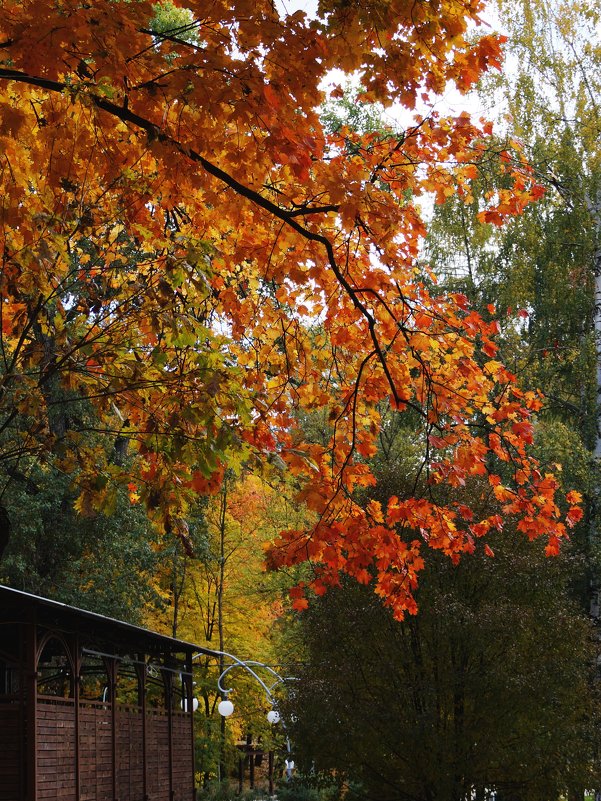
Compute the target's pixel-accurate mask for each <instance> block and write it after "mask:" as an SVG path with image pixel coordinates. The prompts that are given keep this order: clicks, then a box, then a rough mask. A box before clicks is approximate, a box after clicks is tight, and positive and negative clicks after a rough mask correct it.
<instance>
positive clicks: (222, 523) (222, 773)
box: [217, 475, 228, 782]
mask: <svg viewBox="0 0 601 801" xmlns="http://www.w3.org/2000/svg"><path fill="white" fill-rule="evenodd" d="M227 490H228V486H227V475H226V476H225V477H224V479H223V485H222V487H221V504H220V507H219V579H218V583H217V634H218V637H219V651H220V652H221V653H220V656H219V675H221V674H222V673H223V671H224V670H225V657H224V656H223V651H224V650H225V633H224V627H223V589H224V586H223V585H224V582H225V533H226V514H227V496H228V492H227ZM219 742H220V746H219V781H220V782H222V781H225V780H226V779H227V766H226V761H225V718H223V717H222V718H221V721H220V741H219Z"/></svg>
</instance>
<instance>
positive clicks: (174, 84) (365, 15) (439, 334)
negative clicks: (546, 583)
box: [0, 0, 580, 617]
mask: <svg viewBox="0 0 601 801" xmlns="http://www.w3.org/2000/svg"><path fill="white" fill-rule="evenodd" d="M482 8H483V3H482V2H480V0H468V2H458V0H437V2H430V3H419V2H418V3H415V2H413V0H411V2H409V1H408V0H390V2H383V3H378V2H369V3H360V4H349V3H346V2H338V1H337V0H324V1H323V2H321V3H320V4H319V5H318V9H317V14H316V17H315V18H313V19H310V18H308V17H307V16H306V15H305V14H304V13H303V12H300V11H297V12H295V13H291V14H287V13H285V12H284V11H280V10H278V9H277V8H276V7H274V5H273V4H272V3H271V2H267V0H259V2H253V3H249V2H247V0H220V1H218V2H215V3H212V4H211V5H210V6H207V5H206V4H205V3H200V2H196V1H195V0H190V2H186V3H183V4H182V5H181V8H180V7H179V6H177V5H175V4H169V9H168V10H169V13H168V14H167V17H165V15H163V16H161V14H158V18H157V7H156V6H155V5H154V4H152V3H149V2H146V0H140V1H139V2H138V0H135V1H134V2H119V1H118V0H117V1H115V2H111V1H110V0H100V1H99V2H94V3H86V2H79V1H76V0H62V1H61V2H58V0H56V2H47V1H46V0H44V1H41V0H27V1H26V2H16V0H7V2H5V3H4V4H3V15H2V20H1V21H0V146H1V151H2V155H1V157H0V163H1V167H0V182H1V196H2V201H1V207H0V223H1V227H0V237H1V244H2V277H1V287H0V288H1V292H2V303H1V304H0V310H1V314H2V318H1V323H2V325H1V328H2V340H1V343H0V345H1V353H0V359H1V372H2V386H3V396H2V400H1V402H0V403H1V407H0V412H1V415H2V418H1V421H0V434H1V435H2V437H3V447H2V451H1V453H0V456H1V457H2V460H4V461H5V462H9V463H12V462H14V461H16V460H19V459H21V458H23V455H24V454H27V455H29V454H33V455H34V456H37V457H38V458H43V454H44V453H45V452H47V451H48V450H53V451H54V452H56V453H58V458H59V464H60V460H61V459H62V460H63V463H62V465H61V467H62V469H63V470H65V471H67V472H71V471H72V470H73V469H74V466H75V465H77V467H78V470H79V472H78V486H79V492H80V494H79V498H78V501H77V508H78V509H79V511H81V512H82V513H84V514H90V513H93V512H94V511H98V510H102V509H103V508H105V507H106V506H109V507H110V505H111V503H112V502H113V500H112V498H113V495H114V491H115V490H114V486H115V485H116V484H118V483H119V482H121V483H126V484H128V486H129V492H130V495H131V498H132V501H134V502H142V503H144V504H145V505H146V507H147V509H148V511H149V514H150V516H151V517H152V518H153V519H154V521H155V523H156V524H157V526H158V527H159V529H161V530H163V531H172V532H174V533H175V534H176V535H177V536H179V537H180V538H181V539H182V541H183V542H185V541H186V538H187V532H186V528H187V526H186V522H185V520H186V515H187V514H188V512H189V509H190V502H191V499H192V498H193V497H194V495H195V494H196V493H201V494H206V493H211V492H215V491H216V490H218V488H219V486H220V483H221V481H222V479H223V475H224V471H225V468H226V466H227V465H228V464H229V463H230V461H231V460H232V459H235V460H239V461H240V460H245V461H246V462H247V463H249V464H252V463H258V462H262V463H267V465H268V466H271V467H276V468H277V467H283V466H286V467H287V469H288V470H289V471H290V473H291V474H292V475H294V476H296V477H297V480H298V485H299V492H298V499H299V501H300V500H302V501H304V502H305V503H306V504H307V505H308V506H309V508H310V509H312V510H313V511H314V512H316V513H317V514H318V516H319V522H318V523H317V524H316V525H315V526H313V527H312V528H311V529H310V530H305V531H296V530H295V531H289V532H283V533H281V534H280V536H279V538H278V539H277V541H276V543H275V545H274V546H273V548H272V551H271V557H270V559H271V563H272V564H273V565H281V564H286V563H288V564H290V563H295V562H298V561H302V560H305V559H307V558H308V559H311V560H312V561H313V562H314V563H315V564H316V568H315V572H314V578H313V579H312V581H311V582H310V585H311V587H312V589H313V590H314V591H315V592H317V593H321V592H323V591H324V590H325V588H326V586H327V585H328V584H332V583H337V582H338V580H339V575H340V573H341V572H346V573H348V574H350V575H352V576H354V577H355V578H356V579H358V580H359V581H361V582H368V581H370V580H371V579H372V577H374V574H375V589H376V592H377V593H378V594H379V595H381V596H382V597H383V598H384V599H385V601H386V603H388V604H390V605H391V606H392V607H393V608H394V611H395V614H396V615H397V616H398V617H402V616H403V614H404V612H405V611H406V610H409V611H414V610H415V602H414V600H413V598H412V594H411V593H412V590H413V589H414V587H415V585H416V580H417V573H418V572H419V570H420V568H421V566H422V564H423V560H422V555H421V550H420V544H421V542H423V541H425V542H427V543H428V544H429V545H430V546H432V547H434V548H438V549H441V550H443V551H445V552H447V553H448V554H450V555H451V556H452V557H453V558H457V557H458V555H459V553H461V551H463V550H466V549H468V550H471V549H473V548H474V547H475V546H474V543H475V539H476V538H477V537H479V536H482V535H484V534H486V532H487V531H489V530H490V529H492V528H501V527H502V525H503V518H504V517H508V516H515V517H516V518H517V519H518V524H517V525H518V528H519V529H520V530H521V531H523V532H524V533H525V534H527V535H528V536H529V537H536V536H539V535H543V534H544V535H547V536H548V537H549V542H548V546H547V549H548V552H549V553H554V552H556V550H557V548H558V544H559V540H560V538H561V537H562V536H564V534H565V532H566V528H565V522H564V519H562V512H561V510H560V508H559V504H558V502H557V501H556V500H555V494H556V489H557V486H558V485H557V481H556V479H555V478H554V477H553V476H552V475H551V474H549V473H547V472H546V471H545V470H544V469H542V468H540V466H539V465H538V463H537V462H536V460H534V459H533V458H532V457H531V456H530V455H529V453H528V445H529V443H530V442H531V440H532V429H533V419H532V416H533V414H534V413H535V412H536V411H537V410H538V409H539V408H540V404H541V400H540V398H539V397H538V395H537V394H536V393H535V392H527V393H524V392H522V391H520V390H519V389H518V387H517V386H516V384H515V381H514V377H513V376H512V375H511V373H510V372H509V371H508V370H507V369H506V368H505V367H504V366H503V364H502V363H501V362H500V361H498V360H497V359H496V358H495V355H496V351H497V346H496V344H495V342H494V338H495V334H496V332H497V330H498V326H497V323H496V321H495V319H494V309H492V307H491V309H490V310H489V312H487V313H486V314H484V315H480V314H478V313H476V312H475V311H473V310H471V309H470V308H469V305H468V303H467V300H466V298H465V297H464V296H463V295H461V294H458V293H450V294H443V293H440V292H437V291H436V289H435V288H433V287H432V276H431V274H430V273H429V272H428V270H427V269H425V268H423V267H422V266H421V265H420V263H419V252H420V250H419V249H420V240H421V238H422V237H423V235H424V233H425V225H424V222H423V219H422V214H421V212H420V207H419V205H418V204H419V199H420V198H421V197H422V196H424V195H425V194H428V193H432V194H433V195H434V196H435V198H436V200H437V202H442V201H443V200H444V198H445V197H449V196H452V195H454V194H458V195H460V196H462V197H463V198H464V199H465V200H466V201H467V202H469V200H470V197H471V195H470V182H471V181H472V180H473V179H474V178H475V177H477V175H478V165H479V164H480V163H481V162H482V161H483V160H486V159H489V158H491V157H493V154H492V153H491V152H490V149H489V148H488V144H487V143H488V141H489V135H490V132H491V127H490V126H489V125H488V124H486V123H475V122H473V121H471V120H470V118H469V116H468V115H467V114H465V113H462V114H460V115H458V116H454V117H449V118H443V117H440V116H439V115H438V114H437V113H435V112H431V113H429V114H427V115H426V116H419V115H416V116H415V121H414V123H413V124H411V125H409V126H408V127H407V128H406V130H405V131H404V133H403V134H402V135H399V134H394V133H392V132H391V133H390V134H389V135H386V134H384V135H382V134H380V133H369V134H365V135H360V134H356V133H354V132H353V131H351V130H348V129H341V130H340V131H338V132H336V133H332V134H326V132H325V131H324V129H323V127H322V124H321V121H320V118H319V115H318V106H319V104H320V103H321V102H322V100H323V98H324V92H323V89H322V88H320V87H321V82H322V80H323V79H324V77H326V76H327V75H328V73H329V71H330V70H331V69H332V68H333V67H339V68H342V69H344V70H346V71H347V72H352V71H357V72H358V74H359V76H360V81H361V84H362V86H363V88H364V90H365V94H364V98H365V100H367V101H369V100H378V101H381V102H382V103H384V104H390V103H392V102H393V101H395V102H398V103H400V104H401V105H402V106H404V107H405V108H406V109H409V110H413V109H414V108H415V106H416V103H417V102H418V101H419V102H420V103H424V102H427V101H428V100H429V99H431V98H433V97H434V96H435V95H436V93H440V92H441V91H442V90H443V89H444V88H445V86H446V85H447V83H448V82H449V81H451V82H455V84H456V85H457V86H458V87H459V88H460V89H462V90H463V89H467V88H469V87H470V86H471V85H472V84H473V83H474V82H475V81H476V80H477V79H478V78H479V76H480V75H481V74H482V72H483V71H484V70H486V69H487V68H489V67H491V66H493V67H497V66H499V64H500V44H501V43H500V40H499V39H498V38H497V37H494V36H490V35H488V36H483V37H481V38H480V39H479V40H478V41H477V42H475V43H470V41H469V37H468V36H467V33H466V32H467V26H468V23H469V22H476V23H478V21H479V14H480V13H481V11H482ZM166 18H171V19H173V20H175V22H174V25H175V27H173V28H169V27H167V28H166V27H165V19H166ZM157 19H158V21H157ZM337 91H338V90H335V91H334V94H336V93H337ZM499 155H500V165H501V166H500V169H501V170H502V171H503V172H504V175H505V183H504V185H503V187H502V188H500V189H499V190H498V191H496V192H494V193H492V194H491V195H490V196H489V197H488V198H487V206H486V208H485V209H483V210H482V213H481V218H482V220H484V221H485V222H492V223H495V224H500V223H502V222H503V220H504V218H505V217H506V216H507V215H513V214H517V213H519V212H520V211H521V210H522V209H523V208H524V207H525V206H526V205H527V204H528V203H529V202H530V201H532V200H533V199H536V198H537V197H538V196H539V195H540V191H541V190H540V188H539V187H538V186H537V185H536V183H535V181H534V180H533V177H532V175H531V173H530V171H529V169H528V168H527V166H526V164H525V162H524V160H523V159H522V157H521V156H520V154H519V150H518V149H516V147H515V146H514V145H512V144H511V143H507V145H506V146H504V147H503V149H502V150H501V152H500V154H499ZM82 398H84V399H86V401H87V402H89V403H90V404H92V405H93V407H94V409H95V414H96V415H97V416H98V421H99V422H98V423H97V424H96V428H97V429H98V430H99V431H100V432H101V433H104V434H106V435H107V436H109V437H113V438H114V439H115V441H117V440H119V441H120V442H121V443H125V444H126V446H127V448H128V449H129V452H130V454H131V455H132V457H133V458H132V460H131V462H130V461H127V462H125V461H124V460H123V459H121V458H119V459H114V458H110V456H107V454H109V453H110V449H107V448H104V449H102V448H98V447H95V446H94V444H93V442H90V441H88V440H87V439H86V436H85V434H86V431H85V426H81V425H78V424H77V422H76V421H75V422H74V421H73V420H72V419H71V418H70V417H69V404H70V403H72V402H75V401H76V400H77V402H79V401H81V399H82ZM383 405H384V406H391V407H392V409H393V410H394V411H395V412H396V413H399V414H400V413H404V412H407V411H410V412H411V413H412V414H414V415H415V418H416V424H417V430H416V438H417V439H418V440H419V441H421V442H422V444H423V449H424V460H423V467H422V469H424V470H426V471H427V472H428V474H429V476H430V478H431V482H430V484H429V488H428V491H427V493H425V494H424V495H422V496H421V497H414V498H408V499H404V500H402V501H400V500H398V498H397V497H395V496H392V497H391V498H390V499H389V500H388V501H387V502H386V503H385V504H383V505H382V504H378V503H376V502H374V503H373V504H371V505H370V506H368V508H367V509H366V510H363V509H362V508H361V506H360V505H358V504H357V503H356V502H355V501H354V498H353V492H354V491H355V489H356V488H358V487H361V486H365V485H369V484H371V483H373V481H374V478H373V476H372V474H371V472H370V469H369V466H368V464H367V460H368V459H369V457H370V456H371V455H373V453H374V452H375V447H376V446H375V439H376V437H377V434H378V429H379V425H380V421H381V409H382V406H383ZM322 407H327V408H328V409H329V414H330V421H331V425H332V433H331V438H330V440H329V442H328V443H327V444H325V445H316V444H314V443H313V444H312V443H306V442H305V441H304V438H303V435H302V432H301V431H300V430H299V428H298V426H296V425H295V421H296V416H295V412H296V409H297V408H304V409H307V410H311V409H317V408H322ZM499 464H501V465H510V466H511V470H510V475H509V477H508V478H507V479H505V478H503V480H502V479H501V475H500V474H501V471H500V470H499V468H498V465H499ZM473 475H477V476H478V475H484V476H486V475H488V482H489V483H488V490H487V491H489V492H490V493H491V494H492V495H494V497H495V498H496V500H497V502H498V513H495V514H493V515H489V516H487V517H486V518H484V519H477V517H475V516H474V512H473V511H472V510H471V509H470V508H469V507H468V506H467V505H465V504H453V505H445V503H444V502H443V501H441V502H439V501H438V500H437V495H436V485H437V484H440V483H442V482H444V483H448V484H450V485H452V486H457V485H461V484H463V483H464V482H465V481H466V479H467V478H468V477H469V476H473ZM577 501H578V496H577V494H572V495H568V499H567V518H566V520H567V523H568V524H570V525H571V524H573V523H574V522H575V521H576V520H577V519H578V517H579V515H580V510H579V508H578V506H577ZM564 514H565V509H564ZM418 535H419V538H418ZM302 593H303V588H302V587H301V588H299V590H298V594H299V596H300V595H301V594H302ZM295 603H296V605H297V607H298V608H303V606H304V605H305V604H306V600H305V599H304V598H303V597H297V598H296V599H295Z"/></svg>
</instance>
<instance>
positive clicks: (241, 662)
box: [192, 651, 298, 779]
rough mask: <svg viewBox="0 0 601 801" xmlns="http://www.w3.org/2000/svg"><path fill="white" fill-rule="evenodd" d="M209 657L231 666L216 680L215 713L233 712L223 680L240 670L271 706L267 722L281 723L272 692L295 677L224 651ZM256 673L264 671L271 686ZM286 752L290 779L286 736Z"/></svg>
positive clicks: (228, 692) (288, 743)
mask: <svg viewBox="0 0 601 801" xmlns="http://www.w3.org/2000/svg"><path fill="white" fill-rule="evenodd" d="M203 655H206V652H205V653H204V654H197V655H196V656H194V657H192V658H193V659H197V658H198V657H200V656H203ZM211 655H214V656H219V657H226V658H227V659H231V660H232V664H231V665H228V666H227V667H226V668H225V670H223V671H222V672H221V674H220V676H219V678H218V679H217V688H218V690H219V693H220V695H221V701H220V702H219V704H218V706H217V711H218V712H219V714H220V715H221V716H222V717H223V718H228V717H229V716H230V715H232V714H233V712H234V705H233V703H232V702H231V701H230V699H229V695H230V693H231V692H232V689H233V688H231V687H230V688H226V687H224V685H223V680H224V679H225V677H226V676H227V674H228V673H229V672H230V671H232V670H234V668H242V669H243V670H246V671H247V672H248V673H250V675H251V676H252V677H253V678H254V679H255V681H257V682H258V683H259V684H260V686H261V687H262V689H263V691H264V693H265V698H266V699H267V701H268V702H269V703H270V704H271V709H270V710H269V712H268V713H267V720H268V722H269V723H271V724H272V725H275V724H276V723H279V722H280V721H281V717H280V713H279V712H278V710H277V705H276V700H275V698H274V696H273V691H274V689H275V687H277V685H278V684H281V683H282V682H285V681H298V679H297V678H296V677H295V676H280V674H279V673H277V672H276V671H275V670H274V669H273V668H272V667H270V666H269V665H266V664H265V663H264V662H258V661H257V660H255V659H238V657H237V656H234V655H233V654H229V653H227V652H226V651H212V652H211ZM258 671H266V672H267V673H268V674H269V675H270V676H271V678H272V679H275V681H272V683H271V684H267V683H266V682H265V681H263V679H262V678H261V676H260V675H259V673H258ZM281 722H282V726H283V727H284V729H285V728H286V727H285V724H284V721H281ZM286 751H287V759H286V762H285V764H286V777H287V779H290V778H291V777H292V771H293V770H294V761H293V760H292V758H291V748H290V738H289V737H288V736H286Z"/></svg>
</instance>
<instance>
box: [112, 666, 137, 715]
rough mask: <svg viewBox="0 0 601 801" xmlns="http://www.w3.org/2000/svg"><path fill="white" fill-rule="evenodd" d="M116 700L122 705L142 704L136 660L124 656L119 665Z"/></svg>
mask: <svg viewBox="0 0 601 801" xmlns="http://www.w3.org/2000/svg"><path fill="white" fill-rule="evenodd" d="M115 702H116V703H117V704H119V705H120V706H135V707H139V706H141V703H140V675H139V672H138V669H137V665H136V662H135V660H130V659H127V657H125V658H123V659H122V660H121V661H120V662H119V663H118V665H117V683H116V685H115Z"/></svg>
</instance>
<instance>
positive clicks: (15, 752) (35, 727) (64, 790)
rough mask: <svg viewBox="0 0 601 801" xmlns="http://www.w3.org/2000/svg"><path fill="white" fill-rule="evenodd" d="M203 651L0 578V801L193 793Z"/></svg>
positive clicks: (144, 798) (186, 800)
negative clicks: (195, 668) (195, 690)
mask: <svg viewBox="0 0 601 801" xmlns="http://www.w3.org/2000/svg"><path fill="white" fill-rule="evenodd" d="M201 650H202V649H199V648H198V647H197V646H195V645H193V644H191V643H187V642H182V641H180V640H176V639H172V638H171V637H165V636H163V635H160V634H155V633H153V632H150V631H147V630H146V629H142V628H139V627H137V626H131V625H129V624H127V623H123V622H120V621H118V620H112V619H111V618H107V617H104V616H102V615H98V614H94V613H92V612H85V611H83V610H81V609H76V608H74V607H71V606H66V605H65V604H61V603H58V602H56V601H50V600H48V599H46V598H39V597H37V596H34V595H29V594H28V593H24V592H19V591H17V590H13V589H9V588H8V587H3V586H0V801H192V800H193V799H194V798H195V789H194V738H193V728H192V708H193V707H192V687H193V685H192V656H193V653H194V652H198V651H201Z"/></svg>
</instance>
